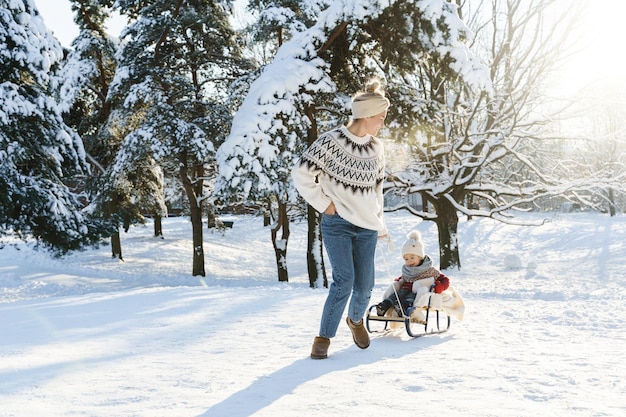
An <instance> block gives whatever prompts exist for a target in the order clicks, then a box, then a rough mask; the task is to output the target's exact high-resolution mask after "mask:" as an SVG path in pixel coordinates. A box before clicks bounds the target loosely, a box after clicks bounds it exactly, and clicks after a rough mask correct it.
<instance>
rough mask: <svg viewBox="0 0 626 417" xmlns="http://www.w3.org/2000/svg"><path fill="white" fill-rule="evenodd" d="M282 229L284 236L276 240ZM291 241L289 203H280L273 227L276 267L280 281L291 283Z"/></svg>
mask: <svg viewBox="0 0 626 417" xmlns="http://www.w3.org/2000/svg"><path fill="white" fill-rule="evenodd" d="M281 229H282V236H281V238H280V239H276V236H277V235H278V231H279V230H281ZM288 241H289V218H288V217H287V203H285V202H282V201H278V219H277V220H276V224H275V226H274V227H272V245H274V252H275V253H276V266H277V269H278V281H279V282H287V281H289V274H288V272H287V242H288Z"/></svg>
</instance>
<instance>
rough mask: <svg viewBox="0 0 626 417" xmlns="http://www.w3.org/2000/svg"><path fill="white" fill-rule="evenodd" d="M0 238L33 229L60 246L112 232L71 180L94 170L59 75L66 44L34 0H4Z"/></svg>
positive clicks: (87, 241)
mask: <svg viewBox="0 0 626 417" xmlns="http://www.w3.org/2000/svg"><path fill="white" fill-rule="evenodd" d="M0 10H1V11H2V13H0V44H1V45H3V47H2V49H1V50H0V75H1V76H0V80H1V84H0V238H1V237H2V236H6V235H9V234H14V235H17V236H20V237H22V238H25V239H26V238H28V237H29V236H33V237H34V238H35V239H37V241H38V242H39V243H41V244H42V245H44V246H46V247H49V248H51V249H53V250H55V251H58V252H60V253H63V252H66V251H68V250H73V249H79V248H82V247H84V246H86V245H90V244H93V243H96V242H98V241H99V240H100V238H101V236H102V234H103V233H107V228H106V226H105V224H104V223H102V222H100V221H98V220H96V219H93V218H90V216H89V215H88V214H87V213H86V212H85V211H84V210H83V208H82V205H81V202H80V201H79V200H78V198H77V195H75V194H73V193H72V191H71V190H70V188H68V185H71V184H72V183H73V182H75V181H76V179H77V178H81V177H83V176H84V175H86V174H87V173H88V166H87V164H86V162H85V152H84V148H83V144H82V141H81V138H80V137H79V136H78V135H77V134H76V133H75V132H73V131H72V130H71V129H70V128H69V127H68V126H67V125H66V124H65V122H64V121H63V118H62V116H61V109H60V107H59V106H58V104H57V102H56V101H55V98H54V92H53V87H54V86H55V85H56V81H55V78H54V73H55V71H57V70H58V67H59V61H60V59H61V57H62V54H63V51H62V48H61V45H60V44H59V42H58V41H57V40H56V39H55V38H54V37H53V36H52V34H51V33H50V32H49V31H48V30H47V28H46V26H45V24H44V22H43V20H42V18H41V16H40V15H39V12H38V11H37V9H36V7H35V5H34V3H33V1H32V0H12V1H8V0H1V1H0Z"/></svg>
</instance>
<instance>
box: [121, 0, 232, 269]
mask: <svg viewBox="0 0 626 417" xmlns="http://www.w3.org/2000/svg"><path fill="white" fill-rule="evenodd" d="M223 4H225V3H224V2H213V1H207V0H193V1H192V0H189V1H185V0H177V1H175V2H172V1H167V0H159V1H152V2H143V1H136V0H119V1H118V2H117V5H118V7H119V8H120V12H121V13H122V14H125V15H129V16H131V17H132V18H133V19H134V21H133V22H132V23H131V24H130V25H129V26H128V28H127V30H126V32H125V35H124V40H125V42H124V45H123V48H122V49H121V51H120V53H119V66H118V70H117V73H116V78H115V81H114V83H113V86H112V91H111V94H112V96H113V97H115V100H119V103H122V104H123V109H124V111H125V112H126V114H134V115H135V116H136V117H137V120H136V125H135V126H133V128H132V130H131V131H130V132H129V133H128V134H126V135H125V137H124V139H123V142H122V144H121V147H120V152H118V154H117V156H116V161H115V166H116V167H119V168H120V169H122V168H123V167H131V166H133V164H134V163H135V162H136V161H140V160H145V159H143V158H145V157H150V158H154V160H155V161H157V162H158V163H159V164H160V165H161V166H169V165H172V164H174V165H175V166H176V167H177V174H178V177H179V179H180V181H181V183H182V186H183V188H184V190H185V193H186V195H187V198H188V200H189V207H190V217H191V223H192V230H193V260H194V262H193V271H192V274H193V275H194V276H196V275H202V276H204V275H205V270H204V249H203V239H202V214H203V207H204V204H205V202H206V200H207V199H208V190H207V186H206V184H205V181H206V180H207V179H209V178H210V172H211V168H210V164H211V163H212V161H213V158H214V152H215V148H216V146H217V145H219V144H220V143H221V142H222V141H223V138H224V136H225V135H226V133H227V132H228V128H229V123H230V110H229V109H228V108H227V106H226V105H225V102H224V98H225V97H226V89H227V86H228V84H229V83H230V82H231V81H232V80H233V78H234V76H235V75H236V74H238V72H239V71H240V68H241V65H242V61H241V60H239V59H238V52H237V45H236V42H235V37H234V35H235V34H234V32H233V31H232V28H231V27H230V24H229V22H228V15H227V10H226V9H225V8H224V7H223ZM116 172H120V171H119V170H118V171H116Z"/></svg>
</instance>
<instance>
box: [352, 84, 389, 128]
mask: <svg viewBox="0 0 626 417" xmlns="http://www.w3.org/2000/svg"><path fill="white" fill-rule="evenodd" d="M388 108H389V99H387V97H385V93H384V92H383V90H382V89H381V87H380V82H379V81H378V80H373V81H370V83H369V84H367V86H366V87H365V91H364V92H360V93H357V94H356V95H355V96H354V97H353V98H352V118H353V119H365V118H366V117H371V116H376V115H377V114H380V113H382V112H384V111H385V110H387V109H388Z"/></svg>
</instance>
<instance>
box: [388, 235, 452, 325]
mask: <svg viewBox="0 0 626 417" xmlns="http://www.w3.org/2000/svg"><path fill="white" fill-rule="evenodd" d="M402 258H403V259H404V265H403V266H402V275H401V276H400V277H398V278H396V279H395V282H394V283H393V284H392V285H393V286H392V287H390V288H389V289H388V290H387V291H386V292H385V295H384V297H385V299H384V300H383V301H381V302H380V303H379V304H378V305H376V314H378V315H379V316H384V315H385V313H386V312H387V310H389V309H390V308H391V307H394V308H395V310H396V312H397V313H398V316H401V317H402V316H403V314H406V315H409V313H407V310H408V309H409V308H411V307H413V303H414V302H415V299H416V298H417V299H419V298H420V297H421V296H422V295H424V294H426V293H428V292H430V287H431V286H432V285H433V284H434V285H435V287H434V288H433V292H435V293H437V294H441V293H442V292H443V291H445V290H446V289H448V287H449V286H450V280H449V279H448V277H446V276H445V275H444V274H442V273H441V271H439V270H438V269H437V268H435V267H434V266H433V261H432V259H431V258H430V256H428V255H426V254H425V253H424V244H423V243H422V238H421V235H420V233H419V232H418V231H417V230H414V231H412V232H411V233H409V234H408V235H407V241H406V242H405V243H404V245H402ZM394 288H395V291H394Z"/></svg>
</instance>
